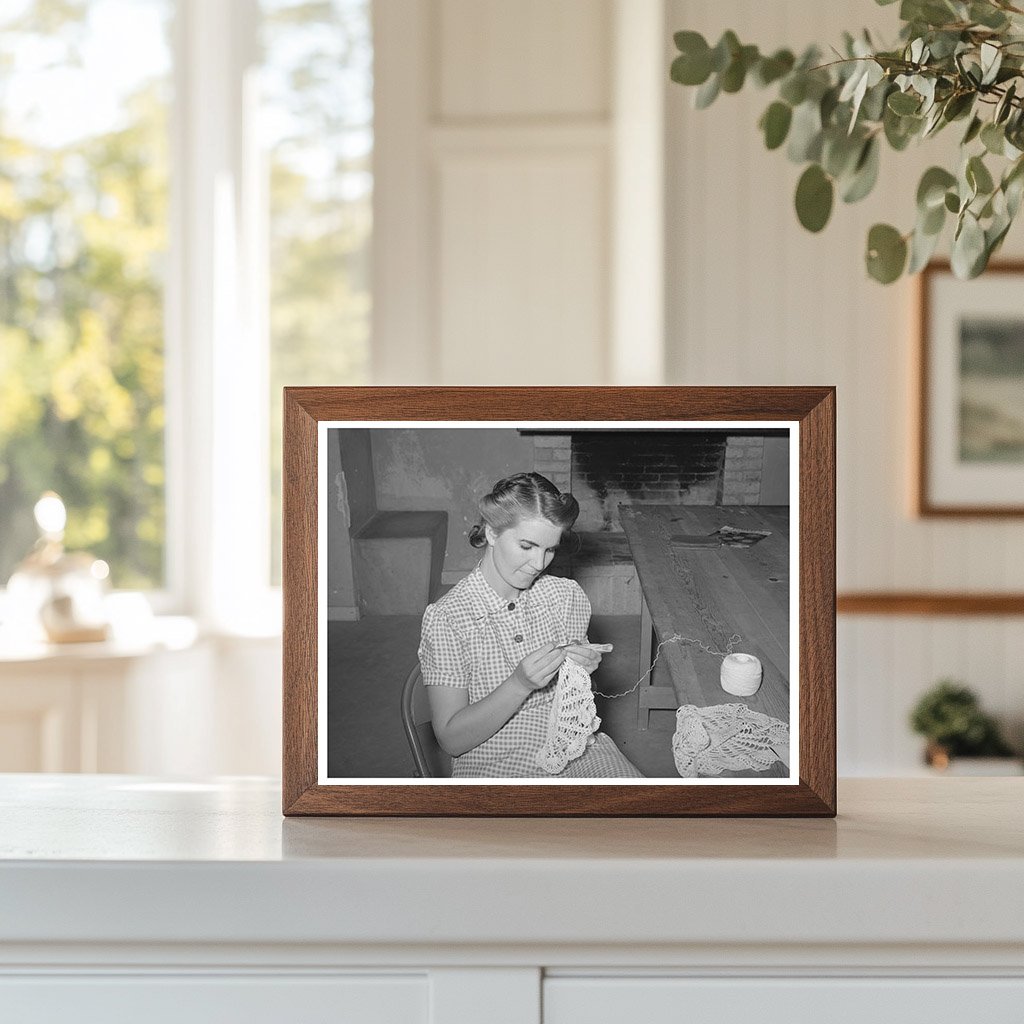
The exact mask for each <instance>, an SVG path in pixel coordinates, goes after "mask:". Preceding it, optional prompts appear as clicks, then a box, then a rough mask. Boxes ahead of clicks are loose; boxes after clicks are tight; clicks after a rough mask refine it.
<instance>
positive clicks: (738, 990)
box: [544, 977, 1024, 1024]
mask: <svg viewBox="0 0 1024 1024" xmlns="http://www.w3.org/2000/svg"><path fill="white" fill-rule="evenodd" d="M1022 1015H1024V979H1021V978H1013V979H1000V978H966V977H964V978H925V979H907V978H895V977H887V978H843V977H839V978H837V977H818V978H806V977H805V978H764V977H760V978H757V977H755V978H735V977H730V978H693V977H687V978H680V977H677V978H672V977H667V978H653V977H640V978H636V977H634V978H629V977H617V978H600V977H586V978H566V977H556V978H549V979H547V980H546V981H545V984H544V1024H581V1022H584V1021H585V1022H586V1024H622V1022H623V1021H629V1020H633V1021H643V1022H644V1024H681V1022H684V1021H748V1020H749V1021H757V1024H794V1022H795V1021H814V1022H815V1024H865V1022H870V1021H883V1022H888V1021H899V1022H900V1024H937V1022H943V1024H944V1022H946V1021H966V1020H976V1019H978V1018H979V1016H982V1017H983V1018H984V1020H985V1024H1020V1021H1021V1019H1022Z"/></svg>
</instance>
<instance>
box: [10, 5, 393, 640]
mask: <svg viewBox="0 0 1024 1024" xmlns="http://www.w3.org/2000/svg"><path fill="white" fill-rule="evenodd" d="M372 63H373V61H372V37H371V29H370V2H369V0H315V2H314V0H80V2H77V3H55V2H53V0H10V2H8V3H6V4H5V5H4V8H3V12H2V13H0V523H2V526H3V528H2V529H0V586H2V584H3V582H4V581H5V580H6V579H7V577H8V576H9V575H10V573H11V571H12V570H13V568H14V566H15V565H16V563H17V562H18V560H19V559H20V558H21V557H22V556H23V555H24V554H25V553H26V552H27V551H28V549H29V548H30V547H31V545H32V542H33V541H34V538H35V530H34V524H33V521H32V515H31V510H32V506H33V505H34V503H35V501H36V500H37V499H38V497H39V495H40V493H41V492H42V491H44V490H47V489H53V490H56V491H58V492H59V493H60V494H61V495H62V497H63V498H64V499H65V502H66V503H67V506H68V529H67V534H66V541H67V546H68V547H69V548H75V549H86V550H89V551H91V552H92V553H94V554H95V555H97V556H99V557H102V558H104V559H105V560H106V561H107V562H108V563H109V564H110V566H111V579H112V582H113V584H114V585H115V587H119V588H137V589H143V590H147V591H151V592H155V591H159V590H167V591H168V592H169V593H170V595H171V603H170V607H173V608H177V609H178V610H182V611H186V612H192V613H196V614H199V615H200V616H201V617H203V618H204V619H205V620H206V621H207V622H208V623H211V624H214V625H216V624H220V625H224V626H226V627H227V628H241V629H245V628H247V625H248V626H251V625H252V624H253V623H254V621H255V620H256V619H257V618H260V617H261V616H260V615H259V614H257V612H256V611H254V609H255V608H256V606H257V605H259V604H260V602H262V604H263V606H264V607H265V608H266V607H270V606H272V605H274V604H275V598H274V594H273V592H272V591H271V589H270V588H271V585H272V584H274V583H276V582H278V576H279V573H278V572H277V566H278V563H279V557H280V555H279V553H280V544H279V541H278V535H279V532H280V514H279V508H280V501H281V487H280V471H279V466H280V459H281V451H280V421H281V409H280V390H281V387H282V386H283V385H287V384H307V383H318V384H319V383H331V384H343V383H362V382H364V381H365V379H366V375H367V366H368V345H369V323H370V281H369V244H370V235H371V199H372V174H371V167H370V158H371V153H372V138H373V136H372ZM254 595H257V596H258V600H255V601H254ZM164 606H165V607H167V605H166V604H165V605H164ZM262 618H263V621H264V624H265V623H266V622H267V621H268V620H267V618H266V616H263V617H262ZM255 628H257V629H260V628H261V627H259V626H257V627H255ZM262 628H266V626H265V625H264V627H262Z"/></svg>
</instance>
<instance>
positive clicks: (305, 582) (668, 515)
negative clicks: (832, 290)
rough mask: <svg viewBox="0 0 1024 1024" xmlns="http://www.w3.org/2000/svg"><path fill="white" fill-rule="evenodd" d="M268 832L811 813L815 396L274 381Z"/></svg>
mask: <svg viewBox="0 0 1024 1024" xmlns="http://www.w3.org/2000/svg"><path fill="white" fill-rule="evenodd" d="M284 481H285V484H284V518H283V525H284V541H283V551H284V568H283V585H284V771H283V774H284V779H283V781H284V798H283V803H284V813H285V814H288V815H317V814H336V815H430V816H443V815H477V816H497V815H515V816H539V815H575V816H611V815H631V816H667V815H805V816H833V815H834V814H835V810H836V803H835V736H836V729H835V392H834V389H832V388H826V387H821V388H811V387H807V388H683V387H678V388H676V387H659V388H612V387H608V388H376V387H375V388H287V389H285V401H284Z"/></svg>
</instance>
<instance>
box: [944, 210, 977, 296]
mask: <svg viewBox="0 0 1024 1024" xmlns="http://www.w3.org/2000/svg"><path fill="white" fill-rule="evenodd" d="M984 257H985V232H984V231H983V230H982V228H981V224H979V223H978V219H977V218H976V217H975V216H974V215H973V214H972V213H971V212H970V211H964V213H963V215H962V217H961V220H960V226H959V227H958V228H957V233H956V235H955V236H954V237H953V250H952V253H951V256H950V264H951V266H952V268H953V273H954V274H956V276H957V277H959V278H960V279H961V280H967V279H968V278H971V277H975V276H977V272H976V271H975V270H974V268H975V266H976V265H977V264H978V263H979V262H981V261H982V260H983V259H984Z"/></svg>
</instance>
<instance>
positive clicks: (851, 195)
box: [842, 136, 879, 203]
mask: <svg viewBox="0 0 1024 1024" xmlns="http://www.w3.org/2000/svg"><path fill="white" fill-rule="evenodd" d="M878 150H879V145H878V138H877V137H876V136H872V137H871V138H870V139H868V141H867V142H865V143H864V147H863V150H862V151H861V155H860V159H859V160H858V162H857V165H856V167H855V169H854V173H853V176H852V177H851V178H850V180H849V182H848V183H847V184H846V186H845V187H844V188H843V192H842V197H843V202H844V203H856V202H859V201H860V200H861V199H863V198H864V197H865V196H866V195H868V193H869V192H870V191H871V190H872V189H873V188H874V187H875V182H877V181H878V167H879V159H878Z"/></svg>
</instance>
